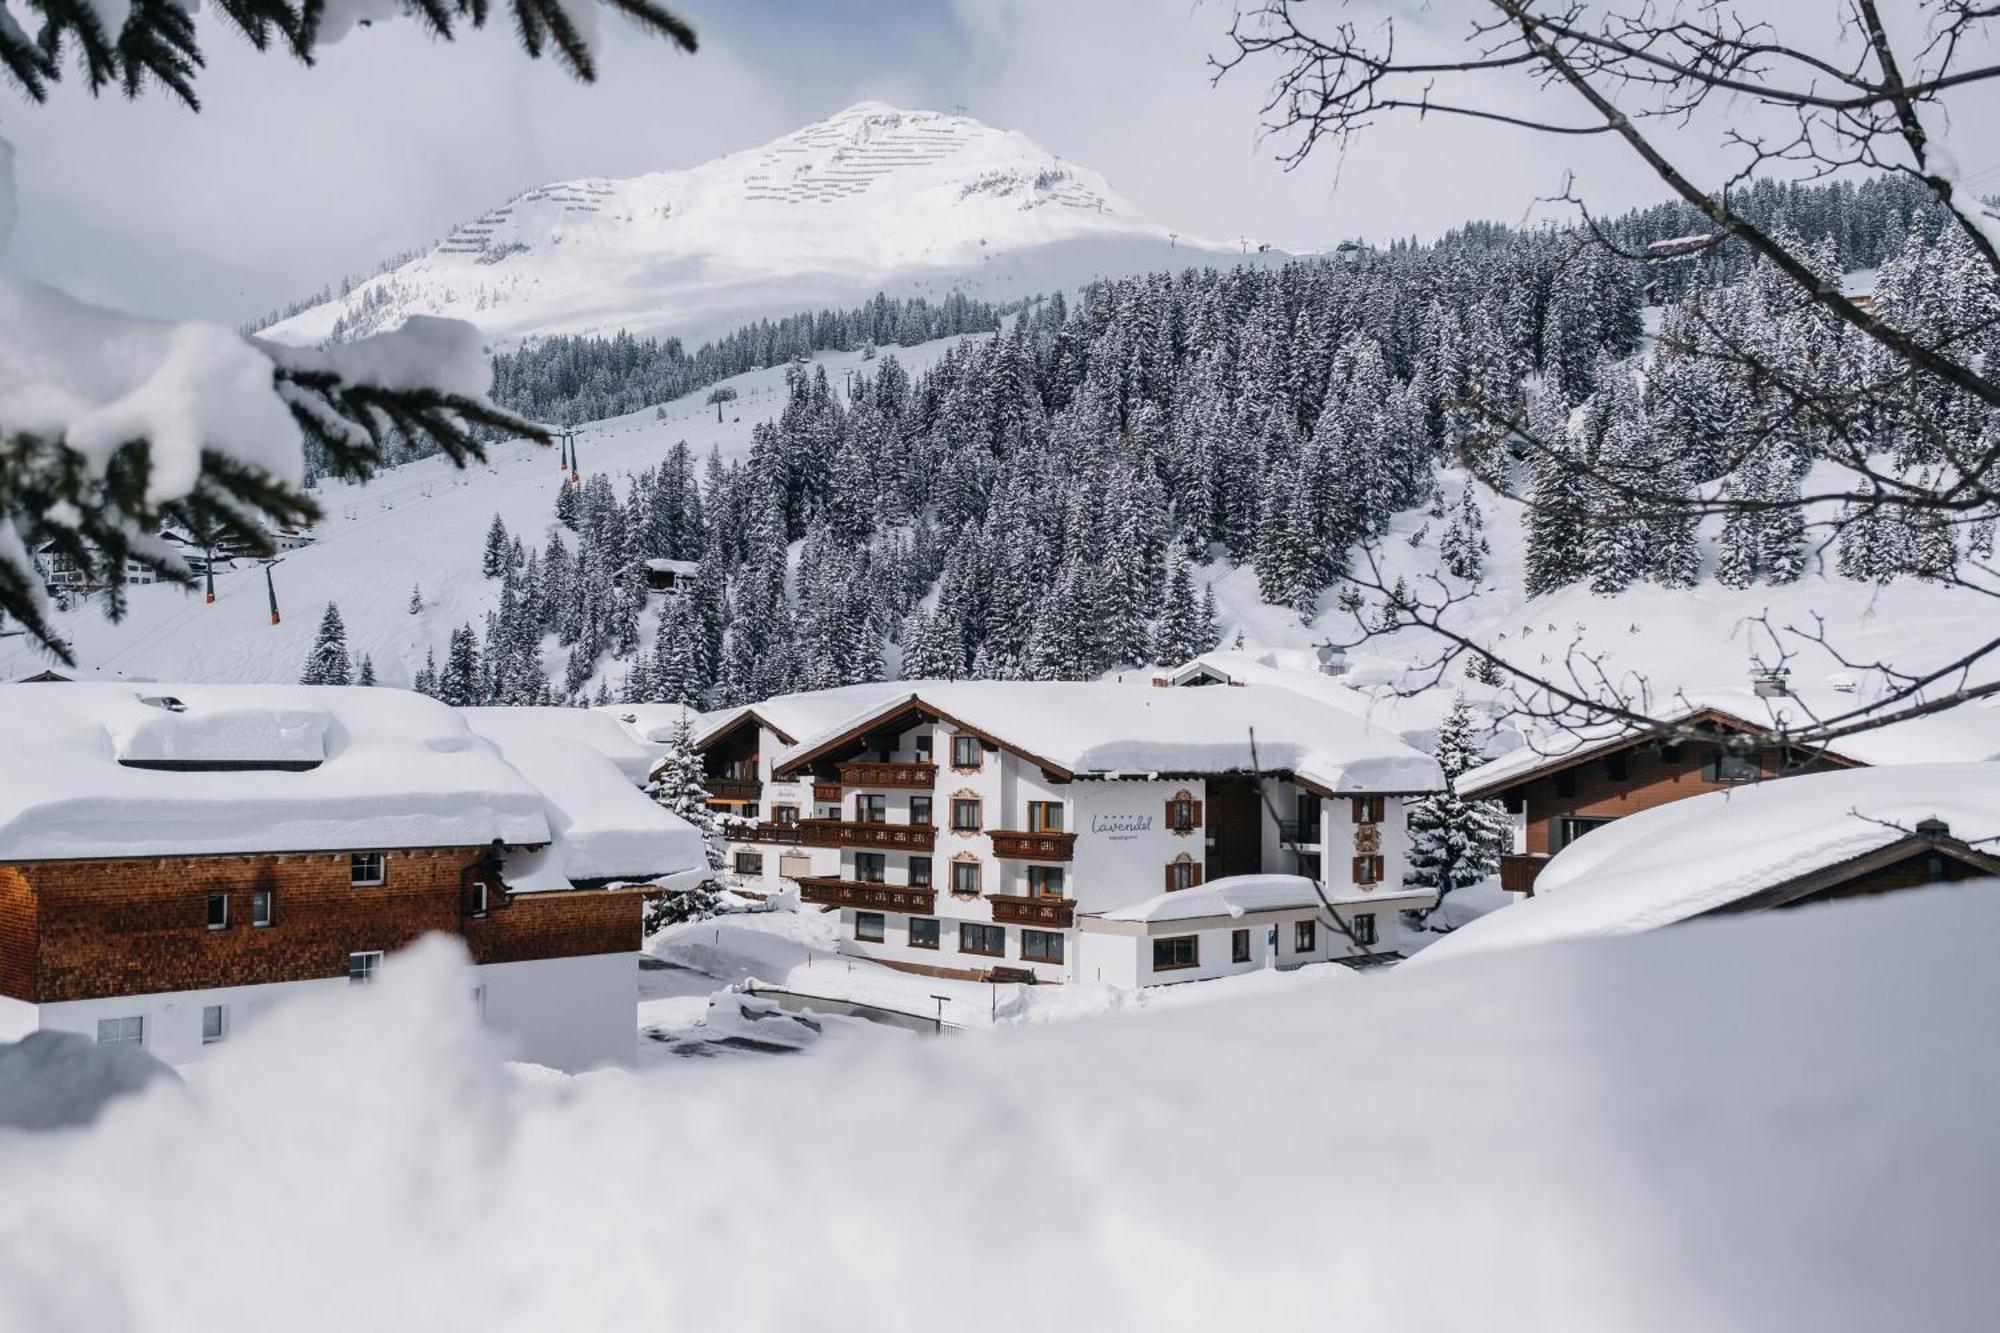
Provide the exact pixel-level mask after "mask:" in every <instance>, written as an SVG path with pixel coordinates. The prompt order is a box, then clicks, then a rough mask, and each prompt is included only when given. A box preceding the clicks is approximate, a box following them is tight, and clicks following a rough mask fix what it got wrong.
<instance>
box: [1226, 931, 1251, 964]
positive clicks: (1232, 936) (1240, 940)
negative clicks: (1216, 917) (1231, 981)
mask: <svg viewBox="0 0 2000 1333" xmlns="http://www.w3.org/2000/svg"><path fill="white" fill-rule="evenodd" d="M1229 961H1230V962H1232V963H1247V962H1249V961H1250V932H1249V931H1247V930H1232V931H1230V932H1229Z"/></svg>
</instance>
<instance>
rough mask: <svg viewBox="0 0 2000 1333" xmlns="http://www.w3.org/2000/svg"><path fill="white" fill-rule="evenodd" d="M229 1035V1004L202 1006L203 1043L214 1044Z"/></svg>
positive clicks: (206, 1044)
mask: <svg viewBox="0 0 2000 1333" xmlns="http://www.w3.org/2000/svg"><path fill="white" fill-rule="evenodd" d="M228 1036H229V1006H228V1005H226V1004H205V1005H203V1006H202V1008H201V1044H202V1045H204V1046H213V1045H215V1043H216V1042H218V1041H222V1040H224V1039H226V1038H227V1037H228Z"/></svg>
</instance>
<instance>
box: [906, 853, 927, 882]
mask: <svg viewBox="0 0 2000 1333" xmlns="http://www.w3.org/2000/svg"><path fill="white" fill-rule="evenodd" d="M930 882H931V859H930V858H929V857H928V856H913V857H911V858H910V886H911V887H912V888H927V887H929V885H930Z"/></svg>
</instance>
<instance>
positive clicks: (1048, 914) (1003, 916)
mask: <svg viewBox="0 0 2000 1333" xmlns="http://www.w3.org/2000/svg"><path fill="white" fill-rule="evenodd" d="M986 901H987V902H989V903H992V904H993V919H994V920H995V921H997V922H999V923H1000V924H1001V925H1007V926H1046V927H1049V928H1050V929H1053V930H1068V929H1069V928H1070V926H1071V925H1072V924H1073V923H1074V922H1075V921H1076V900H1075V899H1073V898H1042V897H1019V896H1016V895H1014V894H1001V893H989V894H987V895H986Z"/></svg>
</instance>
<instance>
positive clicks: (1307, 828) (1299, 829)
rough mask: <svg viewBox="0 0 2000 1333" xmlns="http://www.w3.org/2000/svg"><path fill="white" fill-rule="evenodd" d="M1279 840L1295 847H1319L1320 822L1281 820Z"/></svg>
mask: <svg viewBox="0 0 2000 1333" xmlns="http://www.w3.org/2000/svg"><path fill="white" fill-rule="evenodd" d="M1278 838H1279V840H1280V841H1282V842H1286V843H1289V844H1291V845H1292V846H1294V847H1317V846H1319V839H1320V832H1319V821H1318V820H1317V819H1281V820H1279V821H1278Z"/></svg>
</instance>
